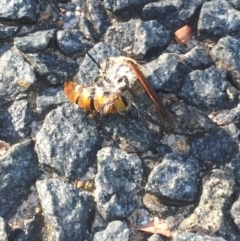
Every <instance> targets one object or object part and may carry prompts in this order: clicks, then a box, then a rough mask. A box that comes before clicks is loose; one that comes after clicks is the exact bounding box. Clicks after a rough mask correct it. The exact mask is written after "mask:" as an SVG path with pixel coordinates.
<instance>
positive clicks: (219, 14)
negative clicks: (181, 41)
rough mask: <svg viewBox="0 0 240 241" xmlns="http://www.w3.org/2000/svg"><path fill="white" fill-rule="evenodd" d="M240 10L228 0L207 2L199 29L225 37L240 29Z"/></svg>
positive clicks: (200, 19) (202, 11)
mask: <svg viewBox="0 0 240 241" xmlns="http://www.w3.org/2000/svg"><path fill="white" fill-rule="evenodd" d="M239 20H240V12H239V11H237V10H236V9H234V8H233V7H232V5H231V4H230V3H229V2H228V1H226V0H215V1H210V2H205V3H204V4H203V6H202V9H201V13H200V16H199V21H198V31H200V32H205V33H207V34H210V35H212V36H217V37H224V36H226V35H228V34H230V33H233V32H235V31H237V32H239V29H240V21H239Z"/></svg>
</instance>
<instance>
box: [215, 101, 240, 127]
mask: <svg viewBox="0 0 240 241" xmlns="http://www.w3.org/2000/svg"><path fill="white" fill-rule="evenodd" d="M239 120H240V105H238V106H236V107H235V108H232V109H230V110H220V111H219V112H218V113H217V114H216V115H215V116H214V117H213V121H214V122H216V123H217V124H218V125H227V124H230V123H238V122H239Z"/></svg>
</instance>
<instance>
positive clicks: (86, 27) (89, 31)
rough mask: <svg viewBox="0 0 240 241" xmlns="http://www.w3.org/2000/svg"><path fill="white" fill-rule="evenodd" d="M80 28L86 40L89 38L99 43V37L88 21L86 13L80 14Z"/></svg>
mask: <svg viewBox="0 0 240 241" xmlns="http://www.w3.org/2000/svg"><path fill="white" fill-rule="evenodd" d="M78 28H79V30H80V31H81V32H82V33H83V34H84V35H85V36H86V38H89V39H91V40H93V41H97V40H98V39H99V36H98V34H97V33H96V31H95V30H94V28H93V25H92V23H91V22H90V21H89V20H88V19H87V17H86V15H85V14H84V13H80V16H79V23H78Z"/></svg>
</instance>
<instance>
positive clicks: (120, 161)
mask: <svg viewBox="0 0 240 241" xmlns="http://www.w3.org/2000/svg"><path fill="white" fill-rule="evenodd" d="M97 163H98V168H97V169H98V173H97V175H96V178H95V183H96V191H95V199H96V202H97V209H98V212H99V213H100V215H101V216H102V217H103V218H104V219H105V220H107V221H112V220H115V219H120V218H126V217H127V216H128V215H130V214H131V212H132V211H133V210H134V209H135V208H136V202H137V192H138V190H139V186H140V183H141V181H142V175H143V169H142V163H141V160H140V158H139V157H138V156H135V155H132V154H127V153H126V152H124V151H121V150H119V149H116V148H110V147H106V148H103V149H101V150H100V151H99V152H98V153H97Z"/></svg>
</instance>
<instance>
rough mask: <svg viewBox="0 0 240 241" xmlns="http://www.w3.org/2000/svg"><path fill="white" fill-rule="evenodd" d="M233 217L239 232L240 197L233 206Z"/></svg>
mask: <svg viewBox="0 0 240 241" xmlns="http://www.w3.org/2000/svg"><path fill="white" fill-rule="evenodd" d="M231 216H232V218H233V220H234V223H235V224H236V226H237V228H238V230H240V197H238V199H237V200H236V201H235V202H234V203H233V205H232V208H231Z"/></svg>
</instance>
